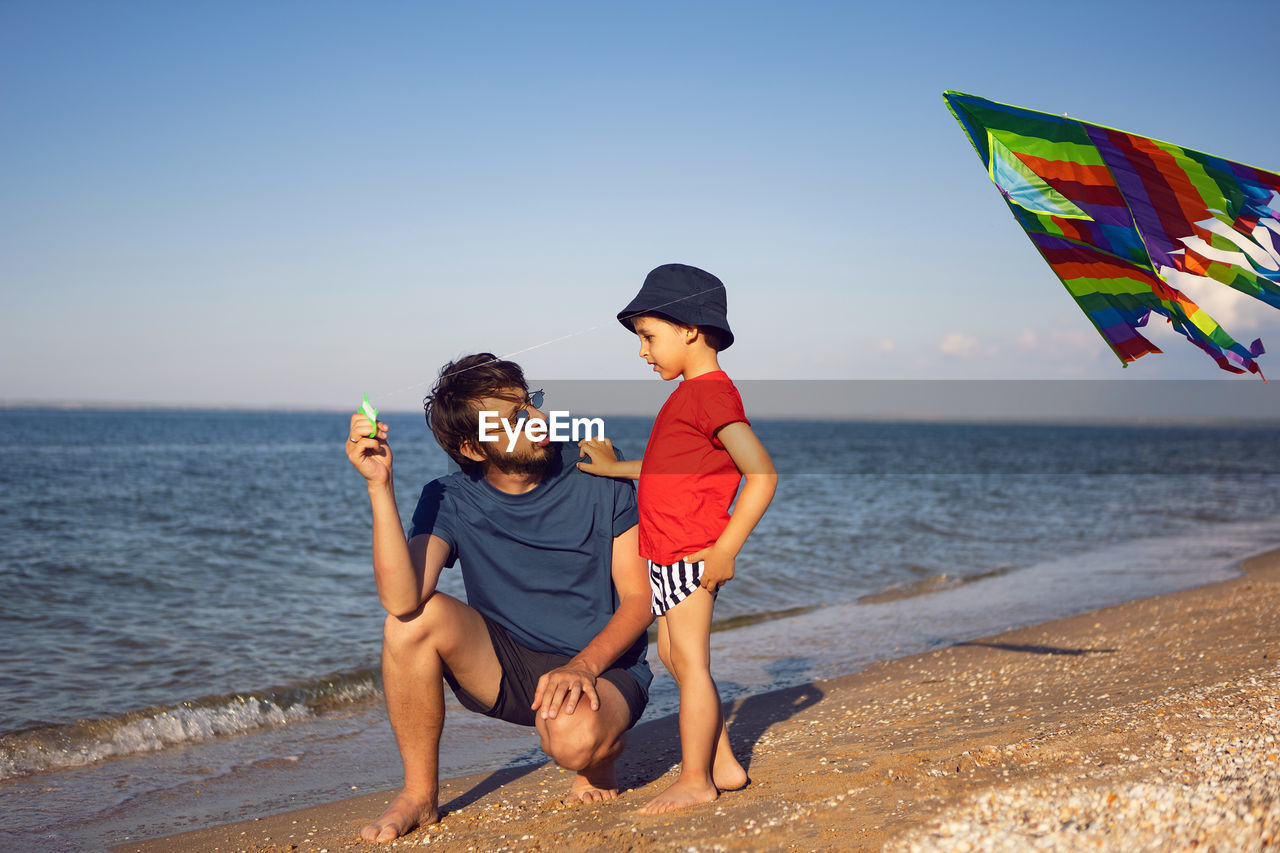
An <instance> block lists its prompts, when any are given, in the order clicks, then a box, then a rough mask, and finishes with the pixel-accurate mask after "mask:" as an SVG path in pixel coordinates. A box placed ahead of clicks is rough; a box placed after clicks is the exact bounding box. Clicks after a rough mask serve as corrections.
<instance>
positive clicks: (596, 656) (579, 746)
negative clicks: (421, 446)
mask: <svg viewBox="0 0 1280 853" xmlns="http://www.w3.org/2000/svg"><path fill="white" fill-rule="evenodd" d="M541 398H542V392H541V391H538V392H535V393H534V394H532V395H530V394H529V391H528V386H527V384H526V382H525V378H524V373H523V371H522V370H521V369H520V367H519V366H518V365H516V364H514V363H512V362H509V361H503V360H501V359H498V358H496V357H495V356H493V355H491V354H490V353H479V354H477V355H472V356H468V357H466V358H462V359H459V360H458V361H456V362H453V363H452V364H447V365H445V366H444V367H443V368H442V369H441V370H440V375H439V378H438V379H437V381H436V384H435V386H434V387H433V388H432V390H431V394H430V395H428V397H427V398H426V401H425V408H426V416H427V423H428V425H429V426H430V427H431V431H432V433H433V434H434V436H435V439H436V441H437V443H439V445H440V447H441V448H443V449H444V451H445V452H446V453H447V454H448V455H449V457H450V458H451V459H452V460H453V461H454V462H456V463H457V464H458V466H459V467H460V468H461V470H460V471H458V472H455V473H453V474H450V475H449V476H446V477H442V478H440V479H438V480H434V481H432V482H430V483H428V484H427V485H426V487H425V488H423V490H422V495H421V497H420V498H419V500H418V505H417V509H416V510H415V512H414V515H413V527H412V529H411V530H410V532H409V535H408V540H407V541H406V537H405V535H404V530H403V528H402V527H401V525H400V514H399V510H398V509H397V507H396V499H395V489H394V485H393V479H392V458H391V446H390V444H388V443H387V425H386V424H384V423H382V422H381V421H379V422H378V423H377V424H376V425H375V424H372V423H370V422H369V420H368V418H366V417H365V416H364V415H363V414H360V413H356V414H355V415H352V417H351V425H350V433H349V435H348V440H347V458H348V459H350V460H351V464H352V465H354V466H355V467H356V470H358V471H359V472H360V474H361V475H362V476H363V477H364V478H365V480H366V482H367V486H368V491H369V501H370V505H371V507H372V510H373V570H374V575H375V577H376V579H377V584H378V597H379V600H380V601H381V603H382V606H383V607H384V608H385V609H386V611H387V618H386V623H385V629H384V634H383V646H382V648H383V652H382V674H383V686H384V689H385V692H386V698H387V712H388V716H389V717H390V719H391V725H392V728H393V729H394V731H395V734H396V742H397V744H398V746H399V748H400V756H401V759H402V761H403V763H404V788H403V789H402V790H401V791H400V793H399V795H398V796H397V797H396V798H395V800H394V801H393V802H392V803H391V806H390V807H389V808H388V809H387V810H386V812H384V813H383V814H382V816H381V817H379V818H378V819H377V820H375V821H374V822H372V823H370V824H369V825H368V826H366V827H364V829H363V830H362V831H361V837H362V838H363V839H364V840H366V841H390V840H392V839H394V838H398V837H400V836H402V835H404V834H405V833H407V832H408V831H410V830H411V829H413V828H414V827H415V826H419V825H426V824H429V823H434V822H436V821H437V820H439V811H438V808H439V802H438V796H439V795H438V792H439V778H438V777H439V747H440V732H441V729H442V727H443V725H444V688H443V685H444V683H445V682H447V683H448V684H449V686H450V688H451V689H452V690H453V692H454V695H455V696H457V698H458V701H459V702H461V703H462V705H463V706H464V707H465V708H467V709H469V710H472V711H475V712H477V713H480V714H485V715H488V716H492V717H497V718H499V719H503V720H507V721H508V722H512V723H516V724H519V725H526V726H534V727H535V728H536V729H537V731H538V734H539V736H540V738H541V742H542V748H543V749H544V750H545V751H546V753H547V754H548V755H549V756H551V758H552V759H553V760H555V761H556V763H557V764H559V765H560V766H561V767H564V768H566V769H569V770H573V771H575V773H576V774H577V775H576V777H575V779H574V782H573V786H572V789H571V791H570V792H569V797H568V798H569V799H571V800H578V801H584V802H591V801H596V800H603V799H608V798H612V797H615V796H617V779H616V776H615V773H614V762H615V760H616V759H617V757H618V756H619V755H620V754H621V753H622V750H623V747H624V745H625V732H626V731H627V730H628V729H629V728H630V727H631V726H633V725H635V723H636V721H637V720H639V718H640V715H641V714H642V713H643V712H644V708H645V704H646V703H647V701H648V688H649V682H650V681H651V680H652V675H651V673H650V671H649V665H648V663H647V662H646V660H645V652H646V650H647V648H648V644H647V639H646V637H645V630H646V629H647V628H648V627H649V623H650V622H651V621H652V616H651V615H650V597H651V594H650V591H649V579H648V569H647V566H646V564H645V561H644V560H642V559H641V558H640V556H639V547H638V541H637V530H636V524H637V520H638V516H637V513H636V499H635V490H634V488H633V486H632V485H631V483H630V481H627V480H614V479H609V478H605V477H594V476H592V475H590V474H587V473H585V472H583V471H580V470H579V469H578V466H577V464H576V460H577V459H578V458H579V456H580V451H579V449H578V447H577V446H576V445H573V444H567V443H556V442H552V441H550V440H549V439H548V438H544V439H543V440H542V441H537V442H535V441H532V440H530V438H529V432H530V430H528V429H527V428H526V427H527V424H526V423H525V422H526V421H527V420H529V419H533V420H542V421H543V422H544V424H545V421H546V416H545V415H544V413H543V412H542V411H541V409H540V406H541V405H542V399H541ZM481 412H485V413H487V415H486V423H488V424H493V423H498V422H500V421H501V422H505V423H504V424H503V429H500V430H497V431H496V432H497V433H498V435H502V437H503V440H501V441H487V440H481V432H480V413H481ZM517 429H518V430H519V434H518V436H517V438H516V439H515V441H514V442H509V441H507V440H506V435H508V434H510V433H513V432H515V430H517ZM535 431H536V430H535ZM371 434H372V437H371ZM544 434H545V431H544ZM495 437H496V436H495ZM455 564H457V565H460V567H461V571H462V579H463V584H464V587H465V589H466V596H467V601H466V603H463V602H461V601H459V600H458V599H456V598H453V597H452V596H449V595H446V594H445V593H442V592H439V591H438V590H437V589H436V583H437V581H438V579H439V577H440V573H441V572H442V571H443V570H444V569H445V568H446V567H452V566H454V565H455Z"/></svg>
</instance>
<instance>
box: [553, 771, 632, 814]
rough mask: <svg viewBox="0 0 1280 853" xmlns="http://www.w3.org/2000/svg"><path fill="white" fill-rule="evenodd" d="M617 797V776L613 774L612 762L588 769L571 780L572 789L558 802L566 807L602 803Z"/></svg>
mask: <svg viewBox="0 0 1280 853" xmlns="http://www.w3.org/2000/svg"><path fill="white" fill-rule="evenodd" d="M617 796H618V776H617V774H616V773H614V770H613V762H612V761H610V762H607V764H606V765H605V766H603V767H589V768H587V769H586V770H583V771H582V772H581V773H579V774H578V776H577V778H576V779H574V780H573V787H572V788H570V789H569V793H568V794H566V795H565V796H564V799H562V800H561V801H560V802H562V803H563V804H565V805H566V806H576V805H578V804H579V803H602V802H604V801H605V800H612V799H613V798H615V797H617Z"/></svg>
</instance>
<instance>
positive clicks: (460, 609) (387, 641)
mask: <svg viewBox="0 0 1280 853" xmlns="http://www.w3.org/2000/svg"><path fill="white" fill-rule="evenodd" d="M446 667H448V669H449V671H450V672H451V673H452V674H453V677H454V678H455V679H457V681H458V683H459V684H460V685H461V686H462V688H463V689H464V690H466V691H467V692H468V693H470V694H471V695H472V696H474V697H475V698H476V699H478V700H480V701H481V702H484V703H487V704H489V705H492V704H493V703H494V702H496V701H497V698H498V689H499V685H500V684H501V681H502V667H501V665H500V664H499V663H498V658H497V656H496V655H495V654H494V651H493V644H492V643H491V642H490V640H489V632H488V631H487V630H486V628H485V622H484V619H483V617H481V616H480V614H479V613H477V612H476V611H475V610H473V609H471V608H470V607H468V606H467V605H465V604H463V603H462V602H461V601H458V600H457V599H456V598H452V597H451V596H448V595H445V594H444V593H439V592H437V593H436V594H435V595H433V596H431V598H429V599H427V602H426V603H425V604H423V605H422V607H421V608H419V609H418V610H417V611H415V612H414V613H412V614H410V615H408V616H404V617H398V616H388V617H387V619H386V623H385V627H384V631H383V642H382V679H383V689H384V692H385V693H386V698H387V715H388V716H389V717H390V718H391V727H392V729H393V730H394V731H395V734H396V743H397V744H398V745H399V747H400V758H401V760H402V761H403V762H404V788H403V790H401V792H400V794H399V795H398V796H397V797H396V798H395V800H393V801H392V803H391V805H390V806H389V807H388V808H387V810H386V811H385V812H384V813H383V814H382V816H381V817H379V818H378V819H377V820H376V821H374V822H373V823H370V824H369V825H368V826H366V827H364V829H363V830H361V832H360V836H361V838H363V839H364V840H365V841H390V840H392V839H394V838H398V837H399V836H401V835H404V834H405V833H406V832H408V831H409V830H411V829H413V828H414V827H415V826H418V825H425V824H428V823H435V822H436V821H437V820H439V819H440V818H439V813H438V811H437V809H438V805H439V803H438V796H439V778H438V776H439V761H440V730H441V728H442V727H443V726H444V670H445V668H446Z"/></svg>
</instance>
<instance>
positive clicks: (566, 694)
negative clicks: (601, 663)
mask: <svg viewBox="0 0 1280 853" xmlns="http://www.w3.org/2000/svg"><path fill="white" fill-rule="evenodd" d="M583 696H585V697H587V700H588V701H589V702H590V703H591V710H593V711H599V710H600V695H599V694H598V693H596V677H595V676H594V675H592V673H591V670H589V669H588V668H587V667H586V666H584V665H583V664H580V663H577V662H576V661H572V660H571V661H569V662H568V663H567V664H565V665H564V666H561V667H556V668H555V669H553V670H551V671H550V672H548V673H546V674H545V675H543V676H542V677H541V678H539V679H538V689H537V692H535V693H534V694H533V704H532V705H530V706H529V707H530V708H532V709H533V710H535V711H536V710H538V709H539V708H541V709H542V719H544V720H554V719H555V718H556V714H558V713H559V712H560V709H561V707H563V708H564V712H565V713H566V714H572V713H573V712H574V710H575V709H576V708H577V707H578V700H579V699H581V698H582V697H583Z"/></svg>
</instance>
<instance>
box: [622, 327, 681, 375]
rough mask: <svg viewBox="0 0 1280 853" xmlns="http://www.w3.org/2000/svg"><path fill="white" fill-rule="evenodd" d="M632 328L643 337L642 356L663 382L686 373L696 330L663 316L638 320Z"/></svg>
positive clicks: (641, 344)
mask: <svg viewBox="0 0 1280 853" xmlns="http://www.w3.org/2000/svg"><path fill="white" fill-rule="evenodd" d="M631 328H633V329H635V330H636V335H637V336H638V337H639V338H640V357H641V358H643V359H644V360H645V361H647V362H648V363H649V364H651V365H653V369H654V371H655V372H656V373H657V374H658V375H659V376H661V377H662V378H663V379H675V378H676V377H677V376H680V375H681V374H683V373H684V368H685V361H686V359H687V358H688V355H689V342H690V341H691V340H692V339H693V338H694V337H695V336H696V335H697V331H696V330H695V329H691V328H689V327H687V326H677V325H675V324H674V323H670V322H668V321H666V320H663V319H661V318H659V317H637V318H636V319H635V320H633V321H631Z"/></svg>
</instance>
